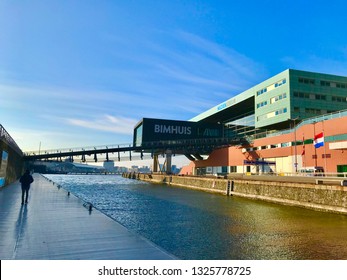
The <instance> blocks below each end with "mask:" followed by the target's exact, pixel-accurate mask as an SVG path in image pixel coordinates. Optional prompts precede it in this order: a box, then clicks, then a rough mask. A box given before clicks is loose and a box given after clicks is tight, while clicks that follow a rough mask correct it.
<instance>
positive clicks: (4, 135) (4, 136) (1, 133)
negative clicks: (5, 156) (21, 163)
mask: <svg viewBox="0 0 347 280" xmlns="http://www.w3.org/2000/svg"><path fill="white" fill-rule="evenodd" d="M0 139H1V140H2V141H4V142H5V143H6V144H7V145H9V146H10V147H11V148H12V149H13V150H15V151H16V152H17V153H18V154H19V155H23V152H22V150H21V149H20V148H19V146H18V145H17V143H16V142H15V141H14V140H13V138H12V137H11V135H10V134H9V133H8V132H7V131H6V129H5V128H4V127H3V126H2V125H1V124H0Z"/></svg>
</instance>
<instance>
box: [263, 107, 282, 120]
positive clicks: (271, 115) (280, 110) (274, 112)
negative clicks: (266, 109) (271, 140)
mask: <svg viewBox="0 0 347 280" xmlns="http://www.w3.org/2000/svg"><path fill="white" fill-rule="evenodd" d="M284 113H287V108H281V109H278V110H276V111H272V112H270V113H266V114H263V115H260V116H258V117H257V121H264V120H266V119H270V118H273V117H276V116H278V115H282V114H284Z"/></svg>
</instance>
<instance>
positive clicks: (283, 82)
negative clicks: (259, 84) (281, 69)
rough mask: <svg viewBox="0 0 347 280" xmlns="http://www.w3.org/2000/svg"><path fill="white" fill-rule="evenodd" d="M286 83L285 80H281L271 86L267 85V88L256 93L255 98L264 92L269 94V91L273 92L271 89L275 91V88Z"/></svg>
mask: <svg viewBox="0 0 347 280" xmlns="http://www.w3.org/2000/svg"><path fill="white" fill-rule="evenodd" d="M286 82H287V80H286V79H281V80H279V81H278V82H276V83H273V84H271V85H269V86H267V87H265V88H262V89H261V90H258V91H257V96H259V95H262V94H263V93H265V92H269V91H271V90H273V89H275V88H277V87H280V86H282V85H284V84H285V83H286Z"/></svg>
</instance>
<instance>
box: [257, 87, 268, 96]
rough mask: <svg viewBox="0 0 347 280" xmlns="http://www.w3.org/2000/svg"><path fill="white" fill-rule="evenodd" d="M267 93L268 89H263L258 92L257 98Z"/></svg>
mask: <svg viewBox="0 0 347 280" xmlns="http://www.w3.org/2000/svg"><path fill="white" fill-rule="evenodd" d="M265 92H267V89H266V88H263V89H261V90H258V91H257V96H259V95H262V94H263V93H265Z"/></svg>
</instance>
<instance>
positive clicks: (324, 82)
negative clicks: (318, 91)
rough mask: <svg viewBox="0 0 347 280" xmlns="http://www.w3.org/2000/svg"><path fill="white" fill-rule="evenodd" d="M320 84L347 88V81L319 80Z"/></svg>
mask: <svg viewBox="0 0 347 280" xmlns="http://www.w3.org/2000/svg"><path fill="white" fill-rule="evenodd" d="M320 85H321V86H324V87H336V88H347V83H340V82H332V81H323V80H322V81H320Z"/></svg>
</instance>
